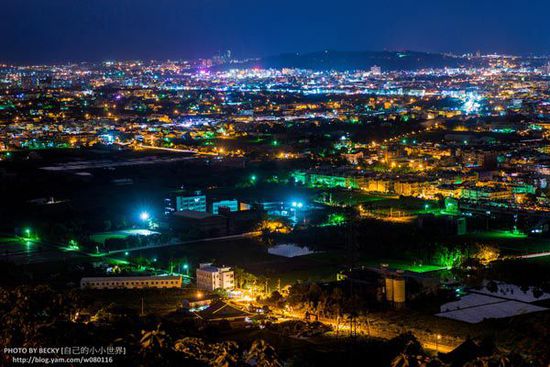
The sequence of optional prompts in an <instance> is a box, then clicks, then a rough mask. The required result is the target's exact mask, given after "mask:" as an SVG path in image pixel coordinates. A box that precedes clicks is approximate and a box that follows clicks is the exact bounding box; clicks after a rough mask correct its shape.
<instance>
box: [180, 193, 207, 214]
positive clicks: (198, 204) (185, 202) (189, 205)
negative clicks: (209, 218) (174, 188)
mask: <svg viewBox="0 0 550 367" xmlns="http://www.w3.org/2000/svg"><path fill="white" fill-rule="evenodd" d="M176 210H177V211H178V212H181V211H183V210H193V211H196V212H206V195H203V194H202V193H201V192H200V191H195V192H194V193H192V194H191V195H177V196H176Z"/></svg>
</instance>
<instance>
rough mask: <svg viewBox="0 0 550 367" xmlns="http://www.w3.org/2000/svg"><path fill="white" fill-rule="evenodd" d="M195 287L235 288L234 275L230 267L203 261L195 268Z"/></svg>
mask: <svg viewBox="0 0 550 367" xmlns="http://www.w3.org/2000/svg"><path fill="white" fill-rule="evenodd" d="M197 288H198V289H203V290H207V291H213V290H216V289H233V288H235V276H234V273H233V270H231V268H230V267H217V266H213V265H212V263H203V264H200V265H199V268H198V269H197Z"/></svg>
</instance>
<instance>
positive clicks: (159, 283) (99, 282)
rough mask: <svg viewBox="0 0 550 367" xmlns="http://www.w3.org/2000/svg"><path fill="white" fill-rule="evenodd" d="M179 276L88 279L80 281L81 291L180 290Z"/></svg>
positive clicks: (180, 279)
mask: <svg viewBox="0 0 550 367" xmlns="http://www.w3.org/2000/svg"><path fill="white" fill-rule="evenodd" d="M182 284H183V280H182V277H181V276H135V277H90V278H82V279H81V280H80V288H81V289H136V288H138V289H140V288H181V286H182Z"/></svg>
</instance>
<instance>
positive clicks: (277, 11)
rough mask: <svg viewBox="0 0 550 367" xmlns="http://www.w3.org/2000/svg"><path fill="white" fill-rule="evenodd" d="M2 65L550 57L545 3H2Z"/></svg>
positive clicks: (497, 0) (286, 0)
mask: <svg viewBox="0 0 550 367" xmlns="http://www.w3.org/2000/svg"><path fill="white" fill-rule="evenodd" d="M0 7H1V9H0V36H1V42H0V61H1V62H17V63H42V62H44V63H51V62H64V61H101V60H112V59H136V58H139V59H166V58H172V59H175V58H189V57H204V56H211V55H213V54H214V53H216V52H218V51H223V50H226V49H231V50H233V54H234V55H236V56H265V55H273V54H279V53H282V52H307V51H319V50H324V49H331V50H342V51H345V50H384V49H387V50H404V49H407V50H419V51H453V52H460V53H462V52H475V51H477V50H480V51H482V52H493V51H496V52H504V53H514V54H529V53H535V54H548V53H550V25H549V23H548V16H549V14H550V1H549V0H523V1H520V0H514V1H511V0H378V1H371V0H337V1H336V0H255V1H252V0H0Z"/></svg>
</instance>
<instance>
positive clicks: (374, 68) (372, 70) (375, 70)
mask: <svg viewBox="0 0 550 367" xmlns="http://www.w3.org/2000/svg"><path fill="white" fill-rule="evenodd" d="M370 73H371V74H372V75H380V74H382V68H381V67H380V66H378V65H373V66H372V67H371V68H370Z"/></svg>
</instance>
